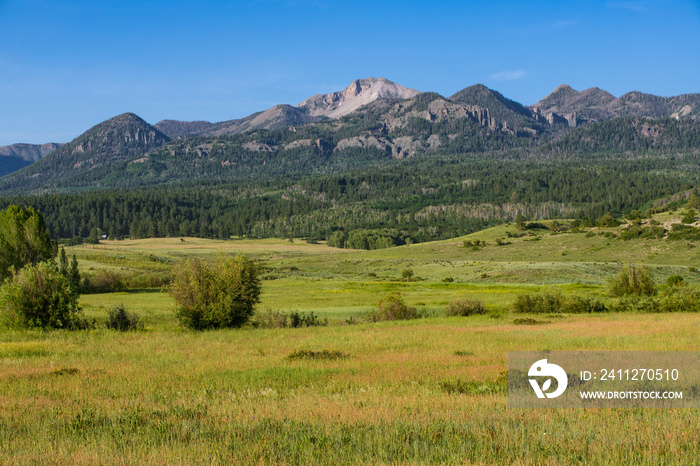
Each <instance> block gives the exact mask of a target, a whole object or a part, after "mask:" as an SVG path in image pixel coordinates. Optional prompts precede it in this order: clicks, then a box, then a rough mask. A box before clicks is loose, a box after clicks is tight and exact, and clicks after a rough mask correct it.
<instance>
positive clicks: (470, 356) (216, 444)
mask: <svg viewBox="0 0 700 466" xmlns="http://www.w3.org/2000/svg"><path fill="white" fill-rule="evenodd" d="M619 230H620V229H619V228H616V229H596V230H594V231H587V232H586V233H575V234H573V233H562V234H550V233H549V232H545V231H538V232H537V233H536V236H524V237H521V238H506V232H508V231H510V232H516V231H517V230H516V228H515V226H513V225H510V226H508V225H504V226H501V227H497V228H494V229H490V230H486V231H483V232H479V233H476V234H474V235H470V236H469V237H465V238H459V239H455V240H448V241H441V242H435V243H426V244H414V245H410V246H402V247H397V248H391V249H385V250H377V251H350V250H339V249H334V248H329V247H326V246H325V245H311V244H307V243H305V242H302V241H299V240H297V241H295V242H293V243H290V242H289V241H283V240H230V241H214V240H202V239H196V238H183V239H182V240H181V239H180V238H174V239H152V240H137V241H105V242H103V244H100V245H96V246H78V247H73V248H69V251H68V252H69V254H73V253H74V254H76V256H77V257H78V260H79V261H80V264H81V268H82V270H83V271H84V272H85V273H88V274H94V273H98V272H100V271H103V270H110V271H113V272H115V273H117V274H122V275H124V276H133V275H141V276H144V277H147V276H161V275H167V274H168V273H169V270H170V268H171V267H172V266H173V264H175V263H177V261H180V260H182V259H183V258H186V257H200V258H214V257H215V256H216V254H218V253H220V252H221V251H223V252H224V253H226V254H229V253H230V254H235V253H236V252H239V251H241V252H244V253H245V254H247V255H248V256H250V257H252V258H254V259H256V260H257V261H259V263H260V264H261V266H262V267H263V277H264V278H265V279H264V281H263V295H262V303H261V305H260V306H259V308H260V309H265V308H268V309H273V310H280V311H283V312H290V311H305V312H308V311H313V312H314V313H316V314H317V315H319V316H321V317H324V318H328V319H329V321H330V325H328V326H320V327H310V328H296V329H295V328H281V329H255V328H245V329H240V330H225V331H211V332H199V333H197V332H191V331H186V330H183V329H181V328H180V327H179V325H178V323H177V321H176V319H175V318H174V315H173V308H174V303H173V302H172V299H171V298H170V297H169V295H168V294H167V293H165V292H163V291H161V290H159V289H130V290H127V291H124V292H118V293H104V294H93V295H82V296H81V298H80V302H81V305H82V306H83V308H84V311H85V314H86V315H87V316H88V317H94V318H95V319H96V320H97V321H98V322H99V323H101V322H103V321H104V319H105V317H106V314H107V311H108V310H109V309H111V308H113V307H114V306H116V305H118V304H124V305H125V306H126V307H127V308H128V309H129V310H130V311H133V312H136V313H138V314H139V315H140V316H141V318H142V319H143V322H144V324H145V330H144V331H139V332H130V333H117V332H114V331H110V330H106V329H104V328H102V327H98V328H97V329H95V330H89V331H79V332H65V331H50V332H39V331H23V332H10V331H4V332H1V333H0V400H1V403H2V404H1V405H0V463H3V464H28V463H29V464H32V463H44V464H66V463H74V464H114V463H117V464H135V463H152V464H194V463H196V464H232V463H233V464H250V463H281V464H300V463H304V464H306V463H318V464H345V463H368V464H376V463H393V464H403V463H473V464H484V465H486V464H699V463H700V460H699V459H698V458H700V442H698V434H697V433H698V432H699V431H700V412H699V411H698V410H697V409H695V410H689V409H686V410H678V409H675V410H674V409H589V410H582V409H578V410H577V409H568V410H567V409H561V410H513V409H510V410H509V409H507V406H506V405H507V393H506V389H505V388H504V386H503V384H502V383H500V382H499V380H502V379H499V377H501V376H502V373H503V371H504V370H506V368H507V352H508V351H516V350H517V351H525V350H543V349H547V350H648V351H651V350H671V351H690V350H694V351H698V350H700V317H699V316H698V315H697V314H685V313H684V314H615V313H611V314H604V315H563V316H560V317H558V318H549V319H547V320H548V321H549V322H548V323H547V324H545V325H535V326H522V325H515V324H514V316H513V315H512V314H511V313H510V305H511V303H512V302H513V300H514V299H515V297H516V296H517V295H518V294H519V293H523V292H536V291H539V290H541V289H543V288H548V287H554V288H556V289H559V290H560V291H561V292H562V293H564V294H565V295H569V294H578V295H586V296H596V297H598V298H600V299H602V300H603V301H605V302H609V301H611V300H612V299H613V298H610V297H608V296H607V293H606V287H605V283H606V280H607V279H608V278H609V277H610V276H612V275H613V274H615V273H617V271H618V270H619V269H620V267H621V265H622V264H623V263H627V262H630V263H632V262H633V263H643V264H645V265H646V266H647V268H648V269H649V270H651V272H652V274H653V276H654V278H655V280H656V281H657V283H659V284H661V283H663V282H664V281H665V279H666V278H667V277H668V276H670V275H676V274H678V275H681V276H683V277H684V278H685V280H686V281H687V282H689V283H691V284H698V283H699V280H700V274H699V273H698V272H696V271H695V269H694V268H693V267H694V265H696V264H698V263H699V262H700V261H699V260H698V259H700V255H699V254H700V251H698V250H697V249H696V248H694V244H693V243H691V242H688V241H666V240H658V239H654V240H630V241H623V240H619V239H616V238H611V237H610V235H608V236H604V233H606V232H610V233H612V232H619ZM587 233H588V234H587ZM590 233H593V234H590ZM599 233H602V234H599ZM496 238H504V240H505V241H506V242H509V243H510V244H506V245H503V246H497V245H496V243H495V240H496ZM535 238H539V239H535ZM465 239H467V240H470V241H474V240H476V239H479V240H485V241H487V245H486V247H484V248H476V249H475V248H470V247H466V248H465V247H464V245H463V241H464V240H465ZM406 268H411V269H412V270H413V271H414V279H413V280H412V281H409V282H406V281H402V280H401V272H402V271H403V270H404V269H406ZM446 278H449V279H451V280H452V281H451V282H446V281H444V279H446ZM392 291H400V292H402V293H403V294H404V297H405V298H406V301H407V302H408V303H409V304H410V305H413V306H416V307H417V308H418V309H419V311H420V313H421V314H422V315H423V316H424V317H423V318H420V319H416V320H412V321H402V322H384V323H365V322H363V321H362V319H361V317H362V314H363V313H365V312H367V311H369V310H370V309H372V308H373V307H376V305H377V303H378V301H379V300H380V299H381V298H382V297H383V296H384V295H386V294H387V293H389V292H392ZM467 298H469V299H479V300H481V301H483V302H484V304H485V306H486V308H487V309H488V310H489V311H490V314H489V315H484V316H475V317H466V318H465V317H449V318H448V317H442V316H441V314H442V309H444V307H445V305H446V304H447V303H449V302H450V301H453V300H458V299H467ZM540 317H541V316H538V317H537V318H540ZM350 318H352V321H351V322H359V323H354V324H348V319H350ZM300 350H302V351H307V353H302V354H307V355H308V354H310V353H308V352H317V353H316V354H318V355H321V356H323V355H326V356H327V357H325V358H324V357H318V358H290V357H289V356H290V355H293V354H299V353H297V352H298V351H300ZM324 350H328V352H326V353H323V351H324ZM333 356H337V357H333ZM460 381H461V382H475V383H474V384H472V385H469V386H470V387H473V389H470V390H466V391H464V393H459V392H455V391H454V390H450V389H449V387H450V386H454V383H455V382H460Z"/></svg>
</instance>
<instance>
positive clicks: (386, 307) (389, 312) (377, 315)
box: [367, 292, 418, 322]
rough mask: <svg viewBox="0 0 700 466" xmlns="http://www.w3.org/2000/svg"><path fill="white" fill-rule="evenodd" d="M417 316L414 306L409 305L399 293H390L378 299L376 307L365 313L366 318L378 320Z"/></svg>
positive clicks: (413, 317)
mask: <svg viewBox="0 0 700 466" xmlns="http://www.w3.org/2000/svg"><path fill="white" fill-rule="evenodd" d="M417 317H418V312H416V308H415V307H409V306H407V305H406V303H405V302H404V300H403V296H402V295H401V293H398V292H396V293H390V294H388V295H386V296H385V297H384V299H382V300H381V301H379V306H377V309H375V310H373V311H372V312H370V313H369V314H368V315H367V320H369V321H371V322H378V321H383V320H407V319H415V318H417Z"/></svg>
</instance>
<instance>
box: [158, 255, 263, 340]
mask: <svg viewBox="0 0 700 466" xmlns="http://www.w3.org/2000/svg"><path fill="white" fill-rule="evenodd" d="M173 275H174V278H173V281H172V283H171V285H170V294H171V295H172V296H173V298H174V299H175V302H176V303H177V310H176V315H177V317H178V319H179V320H180V323H181V324H182V325H184V326H185V327H188V328H191V329H196V330H202V329H214V328H228V327H240V326H242V325H243V324H245V323H246V322H248V319H250V317H251V316H252V315H253V313H254V310H255V309H254V307H255V305H256V304H257V303H259V302H260V292H261V290H260V279H259V278H258V270H257V267H256V266H255V264H254V263H253V261H251V260H250V259H248V258H247V257H245V256H243V255H242V254H239V255H238V256H236V258H235V259H231V258H229V257H225V256H223V255H221V256H219V258H218V259H217V261H216V263H215V264H213V265H208V264H207V263H205V262H203V261H201V260H193V259H189V260H186V261H185V262H183V263H182V264H179V265H177V266H176V267H175V269H174V271H173Z"/></svg>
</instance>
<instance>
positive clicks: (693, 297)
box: [659, 286, 700, 312]
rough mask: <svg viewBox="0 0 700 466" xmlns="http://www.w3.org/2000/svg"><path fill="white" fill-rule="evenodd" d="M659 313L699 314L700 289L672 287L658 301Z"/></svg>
mask: <svg viewBox="0 0 700 466" xmlns="http://www.w3.org/2000/svg"><path fill="white" fill-rule="evenodd" d="M659 312H700V289H698V288H696V287H685V286H684V287H678V286H674V287H672V288H670V289H668V290H666V291H665V292H664V293H663V295H662V296H661V298H660V299H659Z"/></svg>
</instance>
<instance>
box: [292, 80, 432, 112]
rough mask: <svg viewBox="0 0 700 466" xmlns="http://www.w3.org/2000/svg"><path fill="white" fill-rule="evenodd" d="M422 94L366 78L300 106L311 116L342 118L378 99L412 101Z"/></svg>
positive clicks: (308, 100) (391, 83) (386, 81)
mask: <svg viewBox="0 0 700 466" xmlns="http://www.w3.org/2000/svg"><path fill="white" fill-rule="evenodd" d="M418 94H420V92H419V91H417V90H415V89H409V88H407V87H403V86H400V85H398V84H396V83H395V82H392V81H389V80H388V79H385V78H366V79H358V80H356V81H353V83H352V84H350V85H349V86H348V87H346V88H345V89H344V90H342V91H339V92H332V93H330V94H318V95H314V96H312V97H309V98H308V99H306V100H305V101H303V102H302V103H300V104H299V105H297V107H298V108H300V109H303V110H304V111H306V112H307V113H308V114H309V115H311V116H316V117H318V116H325V117H328V118H340V117H342V116H344V115H347V114H349V113H352V112H354V111H356V110H357V109H359V108H360V107H363V106H365V105H367V104H370V103H372V102H374V101H376V100H378V99H400V100H405V99H411V98H413V97H415V96H416V95H418Z"/></svg>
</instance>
